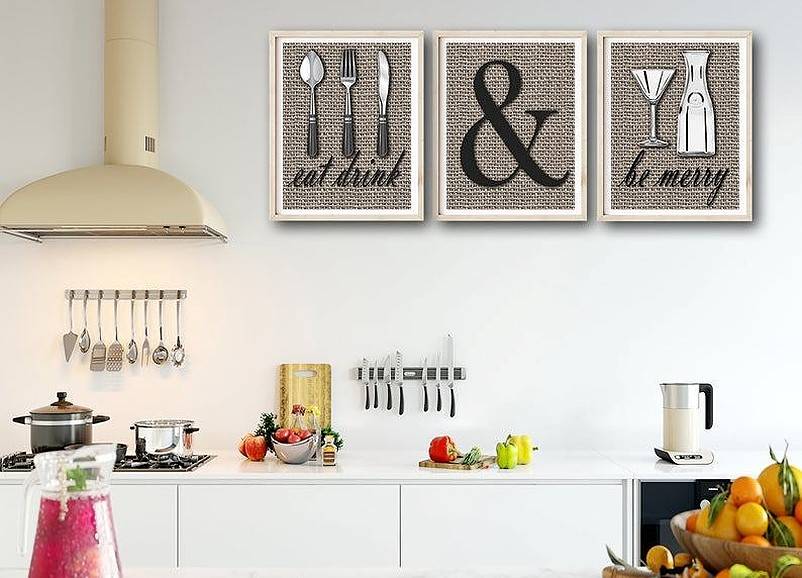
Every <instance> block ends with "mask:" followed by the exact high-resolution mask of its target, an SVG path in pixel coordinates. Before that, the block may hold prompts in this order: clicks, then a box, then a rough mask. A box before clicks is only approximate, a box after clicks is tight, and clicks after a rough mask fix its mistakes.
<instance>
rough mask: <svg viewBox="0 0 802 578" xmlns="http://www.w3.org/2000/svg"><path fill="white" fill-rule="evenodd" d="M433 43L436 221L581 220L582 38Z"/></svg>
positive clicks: (500, 37) (515, 36) (447, 36)
mask: <svg viewBox="0 0 802 578" xmlns="http://www.w3.org/2000/svg"><path fill="white" fill-rule="evenodd" d="M436 43H437V47H438V53H439V54H438V71H437V74H436V75H435V78H436V79H437V81H438V88H439V95H438V100H439V102H438V106H437V113H438V123H437V126H438V156H439V163H438V173H439V174H438V178H437V182H438V192H439V195H438V196H439V201H438V212H437V216H438V218H440V219H443V220H475V219H486V220H584V219H585V211H586V206H585V196H586V190H585V110H584V109H585V107H584V104H585V94H584V91H585V34H584V33H583V32H549V33H546V32H494V33H489V32H486V31H483V32H454V33H450V32H441V33H437V34H436ZM484 91H486V93H487V94H486V95H485V96H483V92H484ZM533 137H534V138H533ZM466 156H467V157H468V160H467V163H468V164H466Z"/></svg>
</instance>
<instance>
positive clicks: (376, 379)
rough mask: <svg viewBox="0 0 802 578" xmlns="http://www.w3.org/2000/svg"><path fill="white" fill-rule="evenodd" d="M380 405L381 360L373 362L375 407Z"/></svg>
mask: <svg viewBox="0 0 802 578" xmlns="http://www.w3.org/2000/svg"><path fill="white" fill-rule="evenodd" d="M378 407H379V360H378V359H377V360H376V361H374V362H373V409H376V408H378Z"/></svg>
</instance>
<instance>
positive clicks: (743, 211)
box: [596, 30, 752, 221]
mask: <svg viewBox="0 0 802 578" xmlns="http://www.w3.org/2000/svg"><path fill="white" fill-rule="evenodd" d="M616 44H618V45H620V48H619V49H618V53H617V54H616V55H615V58H616V60H618V59H619V58H620V59H621V62H630V63H631V62H633V61H637V59H636V58H634V56H633V55H634V54H635V53H634V52H633V51H634V50H635V49H634V48H632V47H631V46H629V45H632V46H635V47H638V48H639V49H641V50H642V53H643V55H644V58H643V61H642V64H640V65H639V66H643V67H650V68H648V69H647V68H637V69H636V68H632V69H630V70H627V71H624V72H622V70H624V68H625V67H623V66H622V67H618V68H617V67H616V66H615V65H614V64H613V62H612V60H613V56H614V55H613V54H612V53H613V47H614V46H616ZM664 44H665V45H667V46H672V47H673V48H672V49H671V50H672V51H673V52H677V51H682V55H683V56H684V55H685V53H686V52H687V53H693V52H699V53H702V52H707V53H708V54H707V56H703V57H702V59H703V62H704V65H703V67H704V73H703V74H704V78H703V80H702V81H703V82H704V84H705V91H706V90H707V84H708V81H707V75H708V73H709V74H710V75H711V76H712V75H713V74H718V76H719V77H718V78H716V79H715V80H714V81H711V84H712V83H713V82H715V83H717V87H721V86H724V85H723V81H722V79H721V77H725V78H726V76H725V73H724V72H722V70H721V68H720V69H718V70H716V69H715V66H720V63H721V62H722V61H724V62H731V61H732V57H731V56H730V54H737V56H738V58H737V65H738V67H737V70H738V75H737V82H736V81H734V80H733V79H732V77H731V76H732V74H731V68H732V67H730V69H725V71H726V70H729V71H730V77H729V79H728V81H729V82H730V84H731V85H732V84H734V85H735V91H733V90H723V89H719V90H718V93H716V91H715V90H710V91H709V92H708V93H707V100H706V102H707V103H708V104H707V106H708V107H711V106H712V107H714V108H713V110H714V112H715V110H716V109H715V107H717V106H718V104H722V105H724V106H726V107H727V108H726V109H725V113H724V114H722V115H720V116H721V117H723V118H724V119H729V120H728V122H730V123H731V124H732V122H733V121H732V119H733V118H735V119H736V121H737V127H738V128H737V134H738V136H737V152H733V146H732V145H731V144H730V143H731V141H732V137H731V136H729V137H728V139H729V140H727V142H726V143H722V144H724V145H725V146H717V144H716V128H715V126H716V125H715V122H717V120H716V118H715V117H716V116H719V115H715V114H714V115H711V117H707V116H704V115H703V119H704V121H705V122H709V120H710V119H712V125H709V124H705V125H703V126H702V125H700V122H697V121H696V120H694V121H693V123H692V124H693V125H694V126H696V127H697V129H698V130H693V128H692V126H691V125H689V123H688V114H689V113H688V109H689V108H690V107H683V105H682V103H683V102H684V99H686V95H689V94H691V92H689V90H688V88H687V80H686V84H685V85H683V82H682V81H683V79H688V78H692V76H693V75H692V74H687V71H688V70H689V68H688V67H689V66H691V64H690V61H689V60H688V57H685V58H684V63H683V61H682V58H677V57H676V55H673V56H671V57H670V58H669V57H667V56H662V57H659V56H660V55H662V54H663V53H664V52H665V50H661V46H662V45H664ZM728 44H731V45H733V46H728ZM713 48H716V50H713ZM725 49H726V51H727V52H726V57H724V56H722V51H723V50H725ZM627 51H628V52H627ZM618 54H623V56H618ZM711 54H712V55H713V56H712V57H711ZM708 58H716V59H717V61H716V60H711V65H710V66H709V67H708V66H707V59H708ZM651 67H654V68H651ZM672 69H673V70H674V72H672V73H671V75H670V76H671V78H669V80H668V81H667V83H666V84H667V86H666V87H663V88H662V92H661V95H660V96H659V97H658V104H657V105H654V104H653V103H652V102H651V101H650V100H648V97H647V96H646V93H645V92H644V90H645V89H644V86H645V84H646V83H645V82H641V81H640V80H638V78H637V76H636V74H637V73H636V71H638V70H640V71H641V72H640V74H643V75H644V81H647V80H648V79H647V78H646V75H647V74H649V72H648V70H652V71H654V72H660V71H661V70H662V71H664V72H668V71H670V70H672ZM713 70H715V72H710V71H713ZM625 72H629V73H631V77H629V78H628V80H629V81H630V82H631V85H627V91H628V92H630V93H631V91H632V90H633V88H632V86H635V87H637V88H635V89H634V90H638V88H640V94H641V96H640V98H641V100H640V102H638V103H637V104H633V105H632V106H640V107H641V108H642V110H643V111H646V112H645V113H644V114H645V115H646V118H649V117H648V115H649V112H648V110H649V109H648V108H647V107H649V106H651V108H652V110H653V111H654V109H655V106H660V101H661V100H666V101H671V102H678V103H679V108H678V109H677V108H673V109H669V110H667V111H665V112H664V114H665V115H667V116H668V121H667V122H666V121H663V114H661V115H660V117H659V119H660V120H655V119H654V117H652V119H651V127H652V128H651V133H650V135H649V136H648V137H647V139H646V140H644V141H642V142H641V143H639V145H640V147H641V150H644V153H643V156H642V157H641V159H646V160H647V161H648V160H649V158H650V156H649V155H655V154H661V155H662V156H661V157H659V159H658V162H657V163H655V164H653V165H649V164H647V163H645V162H643V160H641V161H638V162H636V159H637V158H638V154H639V153H634V157H635V158H633V160H632V164H628V165H627V164H626V163H621V162H618V161H617V158H618V156H619V155H620V154H622V153H620V152H619V148H616V147H621V142H625V143H626V144H624V145H623V147H621V148H627V149H628V152H629V156H628V157H627V158H629V157H632V156H633V150H632V149H633V145H634V141H624V140H620V139H617V138H616V137H615V136H614V135H613V134H612V133H614V132H617V131H618V130H619V129H618V128H617V127H618V125H616V128H614V123H613V121H612V116H613V112H614V111H613V109H614V107H619V106H627V105H626V104H621V105H619V104H618V101H616V102H615V103H614V102H613V101H614V100H615V99H614V97H613V94H614V93H615V92H616V91H614V90H613V88H612V85H613V80H612V79H613V78H614V77H615V78H616V79H617V81H616V82H617V83H618V86H619V87H621V86H623V84H622V82H621V81H622V80H623V77H624V76H625ZM632 77H634V78H632ZM678 77H679V78H678ZM698 78H699V76H698V75H697V81H698ZM652 80H653V82H652V83H651V85H652V86H653V87H654V86H655V82H654V77H653V78H652ZM727 86H729V85H727ZM619 91H620V90H619ZM678 91H679V95H677V94H676V93H677V92H678ZM672 92H673V96H672V97H671V98H668V95H669V93H672ZM733 92H735V93H737V107H735V105H734V104H733V102H732V99H733V96H732V95H733ZM663 93H665V94H666V95H667V97H666V98H665V99H663V96H662V95H663ZM711 93H712V94H711ZM630 96H631V94H630ZM693 98H695V99H700V100H704V99H703V98H702V97H701V96H699V95H695V96H694V97H693ZM717 99H718V101H719V103H718V104H717V102H716V101H717ZM623 100H624V99H621V101H622V102H623ZM629 102H631V103H634V102H635V100H634V99H629ZM695 106H696V104H695ZM722 108H723V107H722ZM733 110H736V111H737V115H736V114H735V113H733V112H732V111H733ZM662 112H663V111H661V113H662ZM615 113H616V114H617V113H618V108H615ZM653 114H656V113H653ZM672 114H674V115H675V116H674V117H673V118H671V116H670V115H672ZM681 114H682V115H684V118H685V120H686V122H685V123H682V122H680V120H681V117H680V115H681ZM596 116H597V126H596V134H597V153H596V155H597V156H596V174H597V182H596V214H597V217H598V219H599V220H600V221H751V220H752V32H751V31H746V30H739V31H720V30H719V31H643V30H637V31H601V32H599V33H598V35H597V106H596ZM630 117H631V115H630ZM696 118H698V117H696ZM672 123H673V133H672ZM700 126H701V128H700ZM711 126H712V130H709V129H710V127H711ZM656 128H657V130H656ZM642 130H645V131H648V130H649V128H648V127H646V128H642ZM663 132H664V134H663ZM658 133H660V134H659V135H658ZM725 134H728V135H731V134H732V130H730V131H728V132H727V133H725ZM694 135H703V138H704V143H705V144H704V145H701V146H697V147H696V148H694V147H693V145H692V146H691V147H690V148H689V146H688V143H689V142H691V141H692V140H693V138H694ZM644 136H645V135H644ZM653 138H656V139H657V141H662V142H660V143H658V146H660V147H661V148H660V149H657V148H647V146H646V144H648V143H647V141H650V140H651V139H653ZM663 138H665V141H663V140H662V139H663ZM711 143H712V144H711ZM666 145H667V146H666ZM663 147H665V148H663ZM705 147H706V148H705ZM672 148H673V149H674V150H673V153H674V159H673V160H666V153H652V152H651V151H657V150H663V151H671V149H672ZM724 152H726V157H727V159H729V158H733V157H734V158H736V159H737V167H738V171H737V187H736V188H735V189H733V186H734V185H733V184H731V183H732V180H733V179H731V180H730V182H729V183H728V184H727V185H726V187H724V186H723V183H724V182H725V179H726V178H728V177H730V176H731V173H730V172H729V169H728V168H727V167H726V166H725V165H723V164H722V168H716V167H717V166H718V165H717V164H716V163H715V161H716V160H718V159H717V157H716V155H717V154H719V157H720V158H721V160H722V162H723V161H724V159H723V157H724V156H725V155H724V154H723V153H724ZM720 153H721V154H720ZM652 158H654V157H652ZM711 159H712V161H711ZM666 163H677V164H676V165H670V166H669V165H667V164H666ZM627 166H628V167H629V169H627V168H626V167H627ZM649 166H651V167H652V168H651V169H650V168H649ZM655 167H656V170H653V169H655ZM667 167H668V168H667ZM633 168H634V171H633V172H630V169H633ZM725 168H726V170H727V171H728V172H727V173H726V174H725V173H724V170H725ZM660 169H662V172H660ZM697 169H698V171H699V173H698V174H699V175H700V179H699V180H698V181H696V182H697V183H699V185H698V186H697V185H695V184H693V183H694V181H693V180H692V178H689V179H688V182H690V183H691V184H692V185H693V187H695V188H696V189H697V190H695V191H694V190H693V189H692V188H691V187H688V186H687V183H686V185H682V184H681V183H682V178H684V177H685V176H686V174H689V175H691V177H693V175H696V174H697V173H696V171H697ZM669 170H670V173H671V175H673V174H674V173H675V171H676V172H677V174H678V175H679V180H677V179H671V178H670V176H671V175H669V178H665V177H664V175H666V173H667V172H668V171H669ZM647 171H648V172H649V173H651V174H649V175H647V176H646V177H644V172H647ZM688 171H690V172H688ZM707 171H709V172H707ZM622 175H623V177H624V178H623V179H622ZM701 175H709V176H710V181H709V187H708V188H710V190H707V191H706V190H705V188H704V178H702V177H701ZM719 175H721V178H718V177H719ZM630 176H633V177H634V178H633V179H632V180H628V177H630ZM641 178H644V179H645V181H644V183H643V184H641V183H640V179H641ZM716 179H718V180H716ZM614 182H616V183H618V184H617V185H613V183H614ZM668 183H672V185H671V186H668ZM714 183H715V184H714ZM622 187H627V188H633V189H634V190H633V192H632V193H631V194H627V193H624V192H622V191H620V190H616V189H621V188H622ZM661 187H663V189H662V192H658V191H660V190H661ZM682 187H686V188H688V189H689V190H688V191H686V193H685V196H683V195H682V194H680V191H678V189H679V188H682ZM725 188H726V195H727V197H726V198H727V201H726V203H727V204H726V205H725V204H724V200H723V199H724V196H723V195H722V196H719V193H720V192H721V190H724V189H725ZM644 189H645V190H644ZM733 191H734V192H733ZM636 192H637V193H643V194H644V196H643V197H636V196H635V194H636ZM734 199H737V205H735V202H736V201H735V200H734ZM628 203H629V205H628ZM703 203H704V204H703ZM708 203H710V204H708ZM716 203H718V205H716ZM672 204H673V205H674V206H675V207H676V206H678V205H681V206H682V208H666V207H667V206H671V205H672ZM637 205H642V206H640V207H638V206H637ZM647 205H648V208H647ZM714 206H715V207H716V208H713V207H714ZM722 206H723V207H724V208H719V207H722ZM624 207H628V208H624ZM732 207H735V208H732Z"/></svg>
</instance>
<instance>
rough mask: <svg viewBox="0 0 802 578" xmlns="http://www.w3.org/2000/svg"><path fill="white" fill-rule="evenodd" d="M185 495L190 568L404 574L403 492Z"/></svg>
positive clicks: (192, 490) (297, 488)
mask: <svg viewBox="0 0 802 578" xmlns="http://www.w3.org/2000/svg"><path fill="white" fill-rule="evenodd" d="M179 492H180V498H179V499H180V504H181V507H180V512H179V527H180V529H181V532H180V539H179V563H180V565H181V566H183V567H212V568H237V567H239V568H242V567H251V568H257V567H285V568H287V567H301V566H303V567H328V568H358V567H373V568H376V567H390V566H392V567H398V563H399V525H400V524H399V487H398V486H397V485H362V484H354V485H317V486H312V485H272V484H270V485H226V486H223V485H186V486H181V487H180V488H179ZM324 543H328V545H324Z"/></svg>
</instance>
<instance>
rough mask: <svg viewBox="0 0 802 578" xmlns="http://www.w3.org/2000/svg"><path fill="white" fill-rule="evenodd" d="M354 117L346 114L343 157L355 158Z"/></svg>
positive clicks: (344, 119) (344, 118)
mask: <svg viewBox="0 0 802 578" xmlns="http://www.w3.org/2000/svg"><path fill="white" fill-rule="evenodd" d="M354 152H356V151H355V147H354V117H353V115H350V114H346V115H345V116H344V117H343V156H344V157H345V158H351V157H352V156H354Z"/></svg>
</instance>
